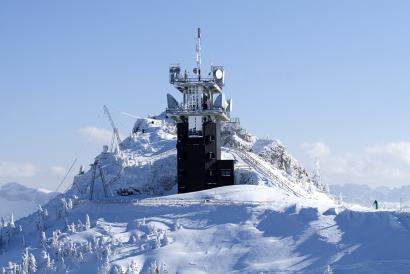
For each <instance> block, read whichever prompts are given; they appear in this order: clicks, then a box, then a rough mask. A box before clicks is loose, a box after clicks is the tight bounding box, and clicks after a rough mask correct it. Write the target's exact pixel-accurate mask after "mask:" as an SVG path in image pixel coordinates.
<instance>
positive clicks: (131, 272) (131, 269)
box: [126, 260, 140, 274]
mask: <svg viewBox="0 0 410 274" xmlns="http://www.w3.org/2000/svg"><path fill="white" fill-rule="evenodd" d="M139 273H140V268H139V267H138V264H137V263H136V262H135V261H134V260H133V261H131V264H130V265H129V266H128V268H127V272H126V274H139Z"/></svg>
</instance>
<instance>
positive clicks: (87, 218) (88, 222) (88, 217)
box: [85, 214, 91, 230]
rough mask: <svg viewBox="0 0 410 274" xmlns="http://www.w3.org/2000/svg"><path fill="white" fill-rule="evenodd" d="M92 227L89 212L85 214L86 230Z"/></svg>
mask: <svg viewBox="0 0 410 274" xmlns="http://www.w3.org/2000/svg"><path fill="white" fill-rule="evenodd" d="M90 229H91V222H90V216H88V214H87V215H86V216H85V230H90Z"/></svg>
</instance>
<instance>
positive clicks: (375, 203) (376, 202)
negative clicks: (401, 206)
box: [373, 200, 379, 210]
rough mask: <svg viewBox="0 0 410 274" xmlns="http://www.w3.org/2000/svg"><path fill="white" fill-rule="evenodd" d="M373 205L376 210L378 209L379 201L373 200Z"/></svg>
mask: <svg viewBox="0 0 410 274" xmlns="http://www.w3.org/2000/svg"><path fill="white" fill-rule="evenodd" d="M373 206H374V208H375V209H376V210H377V209H379V202H378V201H377V200H374V202H373Z"/></svg>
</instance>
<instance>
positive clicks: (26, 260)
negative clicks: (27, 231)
mask: <svg viewBox="0 0 410 274" xmlns="http://www.w3.org/2000/svg"><path fill="white" fill-rule="evenodd" d="M29 264H30V254H29V252H28V248H26V249H25V250H24V253H23V255H22V256H21V273H22V274H27V273H29Z"/></svg>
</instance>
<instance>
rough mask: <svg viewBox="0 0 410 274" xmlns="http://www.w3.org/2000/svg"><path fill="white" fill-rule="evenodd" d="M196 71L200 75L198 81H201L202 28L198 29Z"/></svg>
mask: <svg viewBox="0 0 410 274" xmlns="http://www.w3.org/2000/svg"><path fill="white" fill-rule="evenodd" d="M196 69H197V73H198V79H199V80H201V28H198V33H197V37H196Z"/></svg>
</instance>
